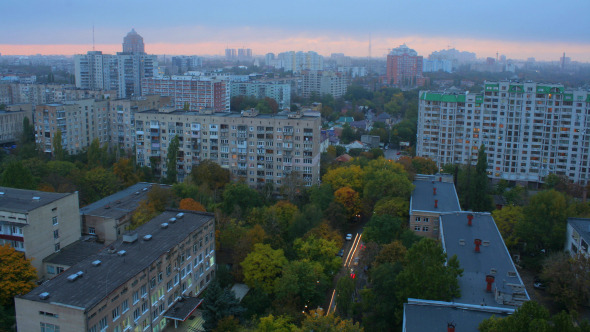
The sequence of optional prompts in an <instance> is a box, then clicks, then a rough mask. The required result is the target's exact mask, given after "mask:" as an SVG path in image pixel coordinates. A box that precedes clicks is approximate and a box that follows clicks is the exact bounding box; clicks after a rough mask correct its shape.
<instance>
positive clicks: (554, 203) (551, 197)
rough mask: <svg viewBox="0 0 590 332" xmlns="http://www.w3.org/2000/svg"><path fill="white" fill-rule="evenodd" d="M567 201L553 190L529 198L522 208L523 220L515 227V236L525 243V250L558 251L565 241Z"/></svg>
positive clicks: (535, 251)
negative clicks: (528, 201)
mask: <svg viewBox="0 0 590 332" xmlns="http://www.w3.org/2000/svg"><path fill="white" fill-rule="evenodd" d="M566 211H567V200H566V198H565V196H564V195H563V194H562V193H560V192H557V191H555V190H547V191H542V192H540V193H538V194H536V195H535V196H533V197H531V200H530V203H529V204H528V205H527V206H526V207H525V208H524V218H523V219H521V221H520V222H519V223H518V224H517V225H516V234H517V235H518V236H519V237H520V238H521V239H522V240H523V241H525V242H526V250H527V251H528V252H531V253H533V252H534V253H537V252H538V251H539V250H542V249H545V250H552V251H560V250H562V248H563V243H564V241H565V229H566V224H567V215H566V214H565V213H566Z"/></svg>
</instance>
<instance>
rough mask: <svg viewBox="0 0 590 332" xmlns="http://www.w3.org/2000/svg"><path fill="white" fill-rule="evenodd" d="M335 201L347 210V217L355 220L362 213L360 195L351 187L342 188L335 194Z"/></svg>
mask: <svg viewBox="0 0 590 332" xmlns="http://www.w3.org/2000/svg"><path fill="white" fill-rule="evenodd" d="M334 200H335V201H336V202H338V203H340V204H342V206H344V208H345V209H346V216H347V217H348V218H353V217H354V216H356V215H357V214H359V213H361V199H360V196H359V194H358V193H357V192H356V191H355V190H354V189H352V188H350V187H342V188H340V189H338V190H336V192H334Z"/></svg>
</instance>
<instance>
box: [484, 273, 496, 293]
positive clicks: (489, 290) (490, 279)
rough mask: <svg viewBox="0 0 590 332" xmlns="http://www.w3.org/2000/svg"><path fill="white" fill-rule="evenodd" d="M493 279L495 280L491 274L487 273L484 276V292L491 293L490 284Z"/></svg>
mask: <svg viewBox="0 0 590 332" xmlns="http://www.w3.org/2000/svg"><path fill="white" fill-rule="evenodd" d="M494 280H496V277H494V276H493V275H490V274H488V275H487V276H486V283H487V286H486V292H488V293H491V292H492V284H493V283H494Z"/></svg>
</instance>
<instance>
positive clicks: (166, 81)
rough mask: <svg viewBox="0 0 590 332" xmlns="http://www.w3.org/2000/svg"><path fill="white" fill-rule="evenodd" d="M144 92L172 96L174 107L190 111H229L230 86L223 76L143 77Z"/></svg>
mask: <svg viewBox="0 0 590 332" xmlns="http://www.w3.org/2000/svg"><path fill="white" fill-rule="evenodd" d="M142 84H143V91H144V94H156V95H160V96H166V97H170V98H172V102H173V104H174V107H175V108H177V109H183V108H185V106H188V109H189V110H190V111H199V110H203V109H213V110H215V111H216V112H229V110H230V108H229V106H230V105H229V102H230V86H229V82H228V80H227V78H225V77H209V76H192V75H185V76H164V77H151V78H145V79H143V82H142Z"/></svg>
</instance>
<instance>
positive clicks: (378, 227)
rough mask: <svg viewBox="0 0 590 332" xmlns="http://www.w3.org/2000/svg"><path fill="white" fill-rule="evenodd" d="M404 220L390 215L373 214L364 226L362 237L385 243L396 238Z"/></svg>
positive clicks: (399, 233) (401, 229) (366, 239)
mask: <svg viewBox="0 0 590 332" xmlns="http://www.w3.org/2000/svg"><path fill="white" fill-rule="evenodd" d="M403 223H404V221H403V220H402V219H400V218H396V217H392V216H390V215H387V214H384V215H373V217H371V220H369V222H368V223H367V225H366V226H365V230H364V232H363V237H364V238H365V241H374V242H376V243H379V244H387V243H390V242H392V241H393V240H395V239H398V238H399V237H400V235H401V232H402V231H403V227H402V225H403Z"/></svg>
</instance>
